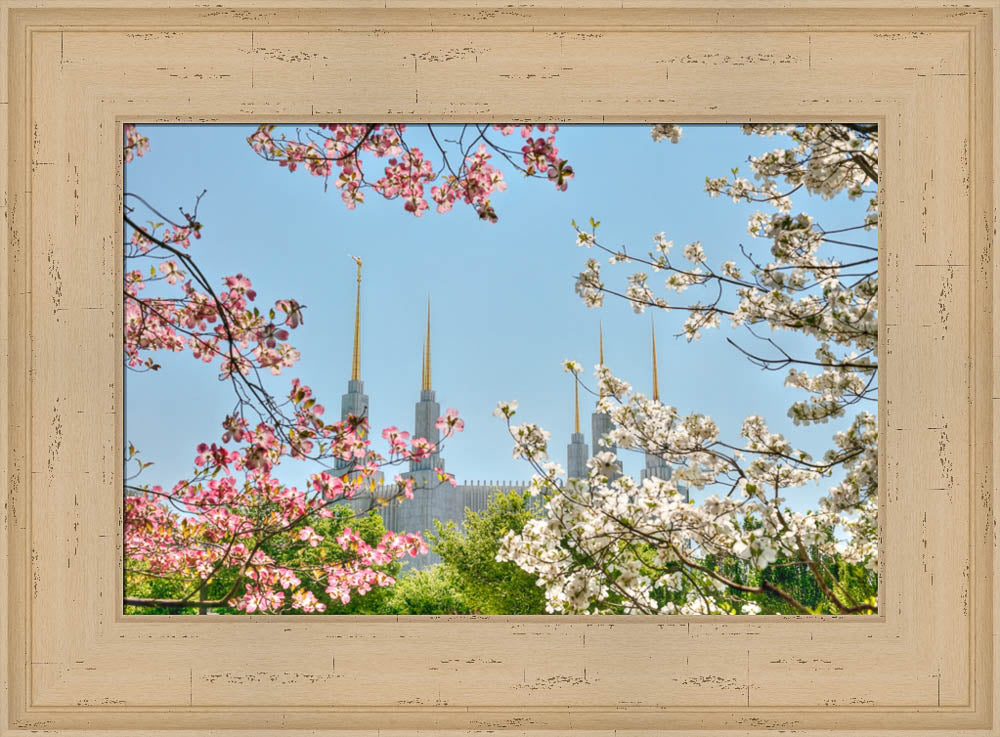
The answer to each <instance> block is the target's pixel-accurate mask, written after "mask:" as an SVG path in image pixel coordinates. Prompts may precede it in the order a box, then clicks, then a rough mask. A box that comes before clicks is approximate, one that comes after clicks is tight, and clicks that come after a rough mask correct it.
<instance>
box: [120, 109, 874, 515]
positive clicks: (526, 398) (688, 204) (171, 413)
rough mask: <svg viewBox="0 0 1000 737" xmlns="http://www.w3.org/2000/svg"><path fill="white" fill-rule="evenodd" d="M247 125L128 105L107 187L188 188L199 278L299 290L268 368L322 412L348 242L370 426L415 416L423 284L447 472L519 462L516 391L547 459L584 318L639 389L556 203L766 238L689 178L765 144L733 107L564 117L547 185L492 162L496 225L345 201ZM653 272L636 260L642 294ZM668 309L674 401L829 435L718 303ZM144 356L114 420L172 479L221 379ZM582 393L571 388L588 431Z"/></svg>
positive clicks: (608, 234)
mask: <svg viewBox="0 0 1000 737" xmlns="http://www.w3.org/2000/svg"><path fill="white" fill-rule="evenodd" d="M443 127H444V126H442V128H443ZM253 130H254V126H243V125H180V124H170V125H144V126H140V131H141V132H142V133H143V134H145V135H146V136H148V137H149V139H150V143H151V151H150V152H149V153H147V154H146V155H145V156H144V157H143V158H140V159H136V160H134V161H133V162H132V163H131V164H129V165H128V166H127V167H126V190H127V191H129V192H134V193H137V194H140V195H142V196H143V197H144V198H145V199H147V200H148V201H150V202H151V203H153V204H154V205H155V206H157V207H158V208H159V209H160V210H161V211H163V212H166V213H168V214H169V213H176V212H177V210H176V208H177V207H181V206H183V207H184V208H185V209H189V208H190V207H191V206H193V202H194V199H195V197H196V196H197V195H198V193H200V192H201V191H202V190H203V189H205V190H207V193H206V194H205V196H204V198H203V199H202V201H201V205H200V210H199V219H200V220H201V222H203V223H204V231H203V237H202V238H201V239H200V240H196V241H192V248H191V253H192V255H193V256H194V257H195V258H196V260H197V261H198V262H199V264H200V266H201V268H202V270H203V272H204V273H205V274H207V275H210V278H213V279H215V280H216V283H217V282H218V279H219V278H221V277H222V276H223V275H225V274H232V273H235V272H242V273H244V274H246V275H247V276H249V277H250V278H251V279H252V281H253V284H254V288H255V289H256V290H257V293H258V298H257V303H258V304H260V305H261V306H262V307H265V308H266V307H270V306H271V305H272V304H273V302H274V300H276V299H279V298H284V297H294V298H296V299H298V300H299V301H300V302H302V303H303V304H305V305H306V306H307V310H306V318H305V324H304V325H303V326H302V327H300V328H298V329H297V330H295V331H293V332H292V340H291V343H292V344H293V345H295V346H296V347H297V348H299V350H300V351H301V353H302V360H301V361H300V362H299V363H298V364H297V365H296V366H295V367H294V368H293V369H286V370H285V372H284V373H283V374H282V375H281V376H279V377H276V378H275V379H274V380H273V381H272V382H271V384H270V386H271V388H272V389H273V390H274V391H275V392H277V393H284V392H286V391H287V386H288V382H289V381H290V379H291V378H292V377H296V376H297V377H299V378H301V379H302V380H303V382H305V383H307V384H309V385H311V386H312V387H313V389H314V391H315V392H316V394H317V395H318V397H319V398H320V400H321V402H322V403H323V404H325V405H326V407H327V412H328V413H333V414H334V416H336V414H337V413H339V408H340V395H341V394H342V393H343V392H344V391H345V390H346V382H347V379H348V378H349V375H350V368H351V340H352V331H353V313H354V309H353V302H354V270H355V267H354V263H353V262H352V261H351V259H350V258H348V254H353V255H357V256H360V257H362V258H363V260H364V285H363V288H362V289H363V293H362V322H363V332H362V378H363V380H364V382H365V389H366V391H367V393H368V394H369V396H370V397H371V418H372V423H373V426H374V427H375V428H376V429H378V430H380V429H381V428H383V427H385V426H387V425H398V426H400V427H402V428H404V429H411V427H412V424H413V405H414V402H415V401H416V400H417V399H418V395H419V389H420V351H421V345H422V341H423V331H424V324H425V309H426V307H425V306H426V301H427V298H428V296H430V299H431V309H432V341H433V361H434V366H433V376H434V389H435V390H436V391H437V398H438V400H439V401H440V403H441V406H442V410H443V409H445V408H448V407H455V408H458V409H459V410H460V412H461V413H462V416H463V417H464V418H465V421H466V431H465V432H464V433H462V434H461V435H459V436H457V437H456V438H454V439H452V440H450V441H449V442H448V445H447V446H446V448H445V451H444V457H445V459H446V467H447V469H448V470H449V471H451V472H452V473H454V474H456V476H457V477H458V479H459V481H466V480H470V481H478V480H485V481H490V480H499V481H502V480H515V479H525V478H527V477H528V476H530V469H529V468H528V466H527V465H526V464H525V463H524V462H523V461H516V460H513V459H512V458H511V452H510V449H511V442H510V438H509V437H508V436H507V434H506V429H505V427H504V425H503V423H502V422H501V421H500V420H498V419H497V418H495V417H493V416H492V411H493V409H494V407H495V406H496V403H497V401H498V400H508V399H517V400H518V402H519V404H520V410H519V412H518V415H517V417H516V418H515V419H516V420H519V421H532V422H537V423H538V424H540V425H541V426H542V427H545V428H546V429H548V430H549V431H550V432H551V433H552V441H551V448H550V451H551V455H552V456H553V458H554V459H555V460H558V461H559V462H560V463H562V464H563V465H564V466H565V447H566V443H567V442H568V441H569V434H570V432H571V431H572V419H573V385H572V379H571V377H570V375H569V374H567V373H565V372H564V371H563V369H562V367H561V363H562V361H563V360H564V359H567V358H572V359H575V360H578V361H580V362H581V363H582V364H583V365H584V367H585V368H586V370H587V375H586V378H587V381H588V382H590V383H592V382H593V379H592V376H591V371H592V368H593V366H594V364H596V363H597V359H598V322H599V321H601V322H603V325H604V347H605V359H606V363H607V364H608V366H609V367H610V368H611V369H612V370H613V371H614V372H615V373H616V374H617V375H619V376H620V377H621V378H623V379H625V380H627V381H629V382H631V383H632V384H633V386H635V387H636V388H637V389H638V390H640V391H643V392H647V393H648V392H649V390H650V344H649V343H650V340H649V338H650V317H649V313H646V314H643V315H637V314H635V313H634V312H633V311H632V309H631V308H630V307H629V306H628V305H627V304H626V303H625V302H624V301H622V300H618V299H616V298H608V299H607V300H606V302H605V306H604V307H603V308H600V309H588V308H587V307H586V306H584V304H583V303H582V302H581V300H580V299H579V297H578V296H577V295H576V294H575V292H574V290H573V285H574V281H575V276H576V274H577V273H578V272H579V271H580V270H581V268H582V266H583V263H584V261H585V260H586V258H588V257H589V256H597V255H598V254H597V252H596V251H588V250H586V249H581V248H579V247H577V246H576V245H575V233H574V231H573V229H572V227H571V225H570V221H571V220H573V219H575V220H576V221H577V222H578V223H585V222H587V221H588V220H589V218H591V217H594V218H595V219H597V220H600V221H601V228H600V235H601V237H602V239H603V240H604V241H605V242H607V243H609V244H612V245H619V244H625V245H627V247H628V248H629V250H630V251H632V252H637V253H643V254H645V253H647V252H648V251H649V250H650V248H651V246H652V237H653V234H654V233H657V232H660V231H663V232H665V233H666V235H667V237H668V238H669V239H671V240H673V241H674V242H675V244H677V253H676V255H677V257H678V258H679V256H680V253H679V251H680V248H681V247H682V246H683V245H684V244H685V243H688V242H690V241H693V240H700V241H701V242H702V244H703V246H704V248H705V251H706V253H707V255H708V259H709V262H710V263H712V264H715V265H717V264H718V263H720V262H722V261H724V260H727V259H733V260H736V261H737V262H741V260H742V256H741V254H740V252H739V247H740V244H743V245H744V246H745V247H747V248H748V249H749V250H750V251H751V252H752V253H753V254H755V255H756V256H758V257H760V258H766V257H767V249H768V243H767V242H766V241H764V240H759V239H756V238H753V237H752V236H750V235H748V234H747V231H746V222H747V217H748V215H750V214H751V213H752V212H753V211H754V210H755V209H757V208H756V207H754V206H750V205H744V204H734V203H733V202H732V201H730V200H727V199H722V198H717V199H712V198H710V197H709V196H708V195H707V194H706V193H705V192H704V191H703V186H704V181H705V177H706V176H723V175H727V174H729V172H730V169H731V168H733V167H736V166H739V167H741V174H743V173H746V174H748V171H747V167H746V164H745V162H746V158H747V156H748V155H750V154H758V153H761V152H763V151H766V150H769V149H771V148H775V147H777V146H779V145H781V141H780V140H779V139H765V138H759V137H756V136H745V135H744V134H743V133H742V132H741V131H740V129H739V127H738V126H714V125H712V126H710V125H688V126H684V137H683V139H682V140H681V142H680V143H679V144H676V145H675V144H670V143H669V142H661V143H655V142H654V141H653V140H652V139H651V137H650V135H649V126H647V125H615V126H611V125H576V126H564V127H563V128H561V129H560V131H559V133H558V135H557V143H558V146H559V148H560V155H562V156H564V157H565V158H567V159H568V160H569V161H570V163H571V164H572V165H573V167H574V169H575V171H576V178H575V179H573V180H571V181H570V183H569V188H568V190H567V191H566V192H557V191H556V190H555V188H554V187H552V186H551V185H550V184H549V183H548V182H545V181H541V180H530V181H524V180H522V179H521V178H520V176H519V175H517V174H516V172H510V171H507V172H505V173H506V177H507V179H508V181H509V185H510V186H509V187H508V189H507V191H506V192H504V193H501V194H498V195H496V196H495V197H494V198H493V202H494V204H495V206H496V209H497V212H498V214H499V216H500V220H499V222H498V223H497V224H493V225H491V224H488V223H485V222H482V221H480V220H479V219H478V218H477V217H476V215H475V213H474V211H473V210H472V209H471V208H469V207H467V206H463V205H456V207H455V209H454V210H453V211H452V212H449V213H446V214H444V215H439V214H437V213H436V212H434V211H433V206H432V209H431V210H430V211H428V212H427V213H425V215H424V216H423V217H422V218H419V219H418V218H415V217H413V216H412V215H410V214H409V213H406V212H404V210H403V208H402V205H401V204H400V203H399V202H398V201H392V202H387V201H384V200H382V199H381V198H380V197H377V196H375V195H374V193H370V192H369V194H368V197H367V201H366V202H365V203H364V204H362V205H360V206H359V207H358V208H357V209H356V210H354V211H349V210H347V209H346V208H345V207H344V205H343V203H342V202H341V200H340V197H339V191H338V190H336V189H335V188H334V187H333V186H332V185H331V186H330V188H329V191H327V192H324V189H323V182H322V180H321V179H318V178H314V177H311V176H309V175H308V174H307V173H305V172H302V171H298V172H295V173H293V174H289V172H287V171H286V170H285V169H281V168H279V167H278V166H277V165H276V164H273V163H268V162H265V161H263V160H262V159H260V158H259V157H258V156H257V155H256V154H255V153H254V152H253V151H252V150H251V149H250V148H249V146H248V145H247V144H246V140H245V139H246V136H247V135H248V134H249V133H251V132H252V131H253ZM439 135H441V134H439ZM425 136H426V134H425V133H424V132H423V131H421V130H417V129H416V128H413V129H411V132H410V134H409V136H408V139H409V140H410V142H411V145H412V144H414V143H415V144H416V145H421V144H422V143H423V140H424V138H425ZM443 136H444V137H448V134H447V133H444V134H443ZM515 138H516V140H517V141H520V138H519V136H518V134H516V133H515V134H514V136H513V137H512V139H511V140H510V141H509V142H511V143H513V142H515V141H514V139H515ZM518 145H520V144H518ZM422 147H423V148H424V149H425V150H430V148H429V147H426V146H422ZM795 208H796V209H795V211H796V212H797V211H799V210H802V211H806V212H809V213H810V214H811V215H813V216H814V217H815V218H816V219H817V220H818V221H819V223H820V224H821V225H822V226H823V227H825V228H827V229H833V228H840V227H845V226H850V225H855V224H857V223H858V222H860V221H861V219H862V217H863V212H864V204H863V203H862V202H861V201H858V202H850V201H848V200H847V199H846V198H838V199H835V200H832V201H824V200H820V199H819V198H813V197H808V196H805V195H796V198H795ZM138 215H139V217H141V218H142V219H143V220H145V219H148V218H147V216H146V215H145V214H144V213H142V212H141V211H139V212H138ZM150 217H151V216H150ZM873 238H874V235H871V236H869V242H873V240H872V239H873ZM602 273H603V274H604V275H605V277H606V279H605V281H606V283H608V284H609V286H610V285H611V284H615V285H616V286H621V285H623V284H624V283H625V277H626V275H627V274H628V273H629V266H628V265H627V264H626V265H620V266H617V267H611V266H608V265H607V264H606V263H605V266H604V268H603V270H602ZM663 278H665V274H661V275H653V276H651V277H650V283H651V285H652V286H653V288H654V290H655V291H656V292H657V293H658V294H662V293H663V290H662V285H663ZM665 296H667V297H668V298H669V295H665ZM683 319H684V316H683V315H682V314H680V313H663V312H662V311H658V312H657V314H656V316H655V321H656V332H657V354H658V364H659V383H660V395H661V399H662V400H663V401H664V402H665V403H668V404H672V405H675V406H677V407H678V409H679V410H680V411H681V412H682V413H688V412H694V411H697V412H702V413H705V414H708V415H711V416H712V417H713V418H714V419H715V420H716V421H717V422H718V424H719V425H720V427H721V428H722V430H723V434H724V436H726V437H728V438H730V439H733V440H736V439H737V433H738V430H739V426H740V423H741V421H742V419H743V418H744V417H745V416H746V415H748V414H761V415H763V416H764V417H765V418H766V419H767V420H768V422H769V424H770V426H771V427H772V429H773V430H776V431H780V432H785V433H787V434H788V436H789V437H791V438H792V439H793V441H794V442H797V443H798V444H800V445H801V446H802V447H805V448H806V449H807V450H810V451H812V452H815V453H821V452H822V451H823V450H824V449H826V448H827V447H829V438H830V436H831V435H832V434H833V432H834V431H835V430H836V429H837V427H836V426H833V425H821V426H818V427H808V428H806V427H795V426H794V425H793V424H792V423H791V421H790V420H789V419H788V418H787V416H786V411H787V408H788V406H789V405H790V404H791V402H792V401H794V400H795V399H797V398H799V397H798V396H797V393H796V392H795V390H792V389H787V388H785V387H784V386H783V380H784V374H783V373H782V372H767V371H762V370H760V369H758V368H756V367H754V366H752V365H751V364H749V363H748V362H747V361H746V360H745V359H743V358H742V357H740V356H739V355H738V353H737V352H736V351H735V349H733V348H732V347H731V346H729V345H728V344H727V343H726V337H734V338H737V339H740V340H742V341H743V342H744V343H746V344H748V345H752V342H751V340H750V338H749V336H747V335H746V334H745V333H744V332H742V331H741V332H736V333H734V332H733V331H732V330H731V329H729V328H728V327H727V326H725V325H724V326H723V328H722V329H720V330H715V331H708V332H707V333H706V334H705V336H704V337H703V338H702V339H701V340H700V341H697V342H694V343H688V342H687V341H686V340H684V339H683V338H675V337H674V335H675V334H676V333H678V332H679V330H680V325H681V323H682V322H683ZM781 338H782V341H781V344H782V346H783V347H786V348H796V347H798V348H799V349H800V350H801V349H804V351H806V352H808V353H809V354H811V352H812V350H813V345H814V344H813V343H811V341H808V340H806V339H803V338H801V337H799V336H781ZM157 358H158V360H159V361H160V362H161V363H162V365H163V368H162V369H161V370H160V371H159V372H156V373H155V374H154V373H151V374H135V373H131V372H127V373H126V422H127V440H129V441H131V442H132V443H134V444H135V446H136V447H137V448H138V449H140V451H142V454H143V456H144V458H145V460H147V461H153V462H154V464H155V465H153V466H152V467H150V468H149V469H147V470H146V471H145V473H144V475H143V476H142V479H141V480H142V481H145V482H148V483H162V484H164V485H172V484H173V483H174V482H175V481H176V480H177V479H179V478H182V477H184V476H185V475H187V474H189V473H190V470H191V468H192V460H193V458H194V454H195V451H194V448H195V446H196V445H197V444H198V443H199V442H202V441H203V440H208V441H213V440H218V436H219V435H220V433H221V429H220V427H219V423H220V421H221V419H222V417H223V416H224V415H225V414H226V413H227V411H229V410H230V409H231V407H232V404H233V399H232V395H231V390H230V388H229V386H228V385H227V384H224V383H219V382H218V381H217V380H216V375H217V370H216V369H215V368H214V367H213V368H209V367H206V366H205V365H203V364H201V363H200V362H199V361H197V360H195V359H194V358H192V357H191V355H190V354H188V353H185V354H179V355H167V354H163V353H161V354H159V355H158V357H157ZM592 404H593V402H592V399H590V398H588V397H587V396H586V395H581V414H582V417H581V420H582V424H583V425H584V428H583V429H584V432H585V433H586V435H587V440H588V442H590V440H591V438H590V429H589V428H590V417H589V413H590V411H591V408H592ZM867 409H869V410H871V411H874V407H868V408H867ZM376 437H378V436H376ZM379 442H381V440H380V438H379ZM623 458H624V464H625V470H626V471H628V472H635V473H637V472H638V470H639V469H640V468H641V465H642V460H641V458H640V457H639V456H638V455H633V454H624V456H623ZM312 470H314V469H311V468H307V467H304V466H302V465H300V464H294V463H292V462H286V464H284V465H283V466H282V467H281V469H280V471H279V473H278V475H279V476H280V477H281V478H282V479H283V480H285V481H286V482H288V483H298V484H302V483H304V481H305V479H306V477H307V475H308V473H310V472H311V471H312ZM827 485H828V483H824V487H825V486H827ZM816 491H818V489H817V490H816ZM814 497H815V493H808V492H803V494H802V496H801V498H798V499H796V500H790V501H792V504H793V506H794V507H800V506H801V507H804V506H807V505H808V503H809V501H811V499H813V498H814Z"/></svg>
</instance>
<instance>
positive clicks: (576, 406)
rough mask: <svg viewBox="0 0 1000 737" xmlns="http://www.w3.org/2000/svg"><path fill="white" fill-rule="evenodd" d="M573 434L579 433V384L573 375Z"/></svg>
mask: <svg viewBox="0 0 1000 737" xmlns="http://www.w3.org/2000/svg"><path fill="white" fill-rule="evenodd" d="M573 432H575V433H579V432H580V382H579V381H577V379H576V374H573Z"/></svg>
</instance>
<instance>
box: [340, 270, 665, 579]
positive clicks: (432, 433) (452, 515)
mask: <svg viewBox="0 0 1000 737" xmlns="http://www.w3.org/2000/svg"><path fill="white" fill-rule="evenodd" d="M355 261H356V262H357V267H358V274H357V295H356V302H355V315H354V351H353V357H352V362H351V378H350V379H349V380H348V382H347V392H346V393H345V394H344V395H343V396H342V398H341V403H340V408H341V419H342V420H346V419H347V418H348V416H349V415H354V416H357V417H368V419H369V424H370V426H373V425H372V423H371V415H370V407H371V405H370V402H369V398H368V395H367V394H365V390H364V382H363V381H362V379H361V349H360V344H361V260H360V259H355ZM430 315H431V313H430V301H429V300H428V303H427V332H426V337H425V342H424V347H423V356H422V371H421V386H420V394H419V399H418V401H417V402H416V404H415V407H414V418H413V429H412V433H411V437H412V438H421V437H422V438H426V439H427V440H428V442H430V443H431V445H432V446H433V447H434V448H435V449H437V448H438V447H439V446H440V442H441V431H440V430H438V428H437V426H436V423H437V420H438V418H439V417H441V405H440V404H439V403H438V401H437V397H436V394H435V391H434V388H433V382H432V370H431V369H432V362H431V317H430ZM600 361H601V363H602V364H603V363H604V335H603V330H602V331H601V336H600ZM653 398H654V399H658V398H659V390H658V387H657V377H656V338H655V335H654V337H653ZM611 428H612V424H611V418H610V417H608V416H607V415H606V414H604V413H601V412H598V411H596V410H595V412H594V413H593V414H592V416H591V432H592V436H591V437H592V445H591V446H588V445H587V442H586V440H585V438H584V435H583V433H581V432H580V396H579V388H578V384H577V383H576V382H574V431H573V434H572V435H571V436H570V443H569V445H568V446H567V451H566V470H567V476H568V477H569V478H571V479H572V478H586V477H587V475H588V473H587V460H588V459H589V458H590V457H591V456H592V455H596V454H597V453H599V452H601V451H604V450H610V451H612V452H616V450H617V449H616V448H615V447H614V446H601V447H599V440H600V438H602V437H603V436H604V435H606V434H607V433H608V432H609V431H610V430H611ZM617 465H618V469H617V471H616V473H615V475H616V476H617V475H620V474H621V461H619V462H618V464H617ZM336 468H337V469H338V470H339V471H340V472H341V473H344V474H347V473H350V462H349V461H338V462H337V465H336ZM436 469H440V470H441V471H445V459H444V457H443V456H442V455H441V453H440V452H439V451H438V450H435V451H434V452H433V453H431V454H430V455H429V456H427V457H426V458H422V459H420V460H412V461H410V462H409V469H408V470H407V471H405V472H403V473H401V474H400V476H402V477H404V478H412V479H413V481H414V491H413V499H409V500H404V501H402V502H400V501H398V500H395V499H393V497H395V496H396V495H397V494H398V491H399V489H398V487H397V486H396V485H395V484H378V485H376V487H375V488H374V489H373V490H372V492H371V495H369V494H363V495H361V496H359V497H358V498H356V499H354V500H351V501H350V502H349V503H350V505H351V507H352V508H353V509H354V510H355V512H357V513H363V512H366V511H367V510H369V509H370V508H371V507H372V501H373V500H372V496H374V497H375V498H376V499H379V498H381V499H383V500H386V502H387V503H384V504H378V502H377V501H376V503H375V507H374V509H375V511H377V513H378V514H379V516H380V517H382V521H383V523H384V524H385V527H386V529H388V530H393V531H395V532H420V533H423V532H426V531H427V530H433V529H434V521H435V520H438V521H440V522H442V523H447V522H449V521H451V522H454V523H455V524H456V525H459V526H461V523H462V521H463V520H464V519H465V515H466V513H467V512H481V511H483V510H485V509H486V506H487V504H488V503H489V501H490V499H491V498H492V497H493V495H495V494H497V493H498V492H501V491H502V492H509V491H511V490H518V491H523V490H525V489H527V488H528V486H529V482H528V481H527V480H520V481H519V480H514V481H466V482H460V483H458V485H457V486H452V485H451V484H450V483H448V482H442V481H441V480H440V478H439V476H438V470H436ZM670 474H671V470H670V466H669V465H668V464H667V463H666V462H665V461H664V460H663V459H662V458H660V457H659V456H656V455H651V454H648V453H647V454H646V465H645V468H644V469H643V470H642V478H643V479H645V478H647V477H651V476H655V477H658V478H662V479H669V478H670ZM389 500H392V501H389ZM438 562H440V558H439V556H438V555H437V554H436V553H434V552H433V551H432V552H429V553H428V554H427V555H423V556H419V557H417V558H413V559H410V560H409V562H408V564H407V565H408V566H409V567H410V568H425V567H427V566H430V565H433V564H435V563H438Z"/></svg>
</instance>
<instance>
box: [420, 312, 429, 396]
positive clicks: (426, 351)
mask: <svg viewBox="0 0 1000 737" xmlns="http://www.w3.org/2000/svg"><path fill="white" fill-rule="evenodd" d="M423 364H424V366H423V369H424V370H423V376H422V381H421V384H420V388H421V389H424V390H427V391H429V390H430V388H431V298H430V297H428V298H427V341H426V344H425V345H424V359H423Z"/></svg>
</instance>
